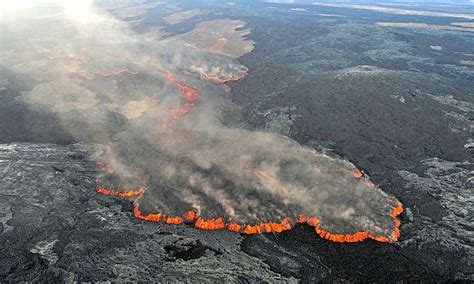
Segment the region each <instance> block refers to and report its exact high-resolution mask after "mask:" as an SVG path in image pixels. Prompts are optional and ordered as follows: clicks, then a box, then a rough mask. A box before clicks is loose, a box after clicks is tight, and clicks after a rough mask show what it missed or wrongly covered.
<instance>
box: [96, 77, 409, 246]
mask: <svg viewBox="0 0 474 284" xmlns="http://www.w3.org/2000/svg"><path fill="white" fill-rule="evenodd" d="M123 72H129V71H128V69H124V70H120V71H118V72H112V73H101V72H96V73H94V74H93V77H94V78H95V76H97V75H99V76H112V75H117V74H120V73H123ZM129 73H130V72H129ZM246 73H247V70H245V72H242V73H241V74H240V75H241V76H231V77H228V78H225V79H222V78H219V77H217V76H208V75H205V74H202V76H203V77H204V78H205V79H207V80H211V81H216V82H219V83H225V82H228V81H234V80H238V79H240V78H241V77H243V76H244V75H245V74H246ZM131 74H134V73H131ZM165 77H166V78H167V79H168V80H169V81H170V82H172V83H173V84H174V85H175V86H176V87H177V88H178V89H179V90H180V93H181V96H182V98H183V101H182V103H181V105H180V107H179V108H172V109H170V110H169V113H168V115H167V116H166V117H165V120H164V126H165V127H169V126H170V123H171V122H173V121H174V120H176V119H178V118H180V117H181V116H183V115H184V114H186V113H188V112H190V111H192V110H194V109H195V103H196V100H197V99H198V98H199V94H198V92H197V90H196V89H194V88H191V87H189V86H188V85H186V84H184V83H182V82H180V81H178V80H177V79H176V78H175V77H174V75H173V74H172V73H170V72H167V73H165ZM310 153H311V154H312V155H317V152H316V151H315V150H310ZM109 154H110V153H109ZM179 154H180V155H182V156H183V157H186V155H187V154H185V153H184V154H183V153H179ZM97 165H98V166H99V167H100V168H101V170H102V171H103V172H104V173H106V174H112V173H113V172H114V170H113V169H112V168H108V167H106V163H105V162H102V161H100V162H98V163H97ZM354 167H355V166H354ZM330 171H333V172H338V171H339V169H331V170H330ZM254 174H255V176H257V177H260V178H274V177H273V176H271V175H270V174H268V173H266V172H264V171H261V170H254ZM353 176H354V177H355V178H362V177H363V176H364V174H363V173H362V172H361V171H360V170H358V169H357V168H356V170H355V172H354V173H353ZM96 182H97V192H99V193H101V194H104V195H115V196H120V197H138V198H137V199H136V200H135V201H134V202H133V214H134V216H135V217H136V218H138V219H141V220H146V221H150V222H164V223H166V224H182V223H185V222H194V226H195V227H196V228H199V229H204V230H220V229H227V230H229V231H233V232H237V233H244V234H261V233H280V232H283V231H287V230H290V229H291V228H292V223H293V220H292V219H291V218H284V219H282V220H281V221H280V222H279V223H278V222H263V223H258V224H253V225H252V224H239V223H237V222H235V221H233V220H228V221H227V222H226V221H225V220H224V218H223V217H217V218H215V219H203V218H201V217H200V215H199V213H196V212H195V211H194V210H189V211H187V212H186V213H184V214H183V215H182V216H179V215H169V216H165V215H164V214H163V213H161V212H155V213H148V214H144V213H142V211H141V210H140V203H139V199H140V197H142V196H143V194H144V193H145V191H146V189H145V188H143V187H140V188H137V189H134V190H126V191H116V190H111V189H108V188H106V187H103V186H101V185H100V183H101V180H100V179H97V180H96ZM366 184H367V186H368V187H374V184H373V183H372V182H371V181H367V182H366ZM402 212H403V205H402V203H400V202H398V203H397V205H396V207H395V208H393V210H392V211H391V212H387V214H389V215H390V216H391V217H392V218H393V222H394V230H393V232H392V234H391V237H390V238H387V237H385V236H375V235H372V234H371V233H369V232H367V231H358V232H355V233H353V234H333V233H331V232H328V231H325V230H324V229H322V228H321V226H320V219H319V218H317V217H315V216H308V217H307V216H304V215H299V216H298V218H297V222H298V223H306V224H308V225H309V226H312V227H314V228H315V231H316V233H317V234H318V235H319V236H321V237H322V238H324V239H326V240H330V241H333V242H359V241H363V240H365V239H368V238H370V239H374V240H376V241H379V242H394V241H396V240H398V238H399V236H400V229H399V228H400V221H399V220H398V219H397V217H398V216H399V215H400V214H401V213H402Z"/></svg>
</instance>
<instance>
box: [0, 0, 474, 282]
mask: <svg viewBox="0 0 474 284" xmlns="http://www.w3.org/2000/svg"><path fill="white" fill-rule="evenodd" d="M185 5H187V6H189V7H191V6H193V5H195V4H190V3H186V4H185ZM205 5H206V8H209V7H212V8H213V9H217V10H219V9H221V11H222V12H223V13H224V15H225V16H229V17H231V18H235V19H242V20H244V21H245V22H247V24H248V27H250V28H251V29H252V33H251V34H250V35H249V38H251V39H253V40H254V41H255V42H256V47H255V49H254V51H253V52H252V53H250V54H247V55H245V56H243V57H242V58H240V61H241V63H242V64H244V65H245V66H247V67H248V68H249V69H250V73H249V75H248V76H247V77H245V78H244V79H243V80H241V81H239V82H235V83H231V84H229V85H230V86H231V87H232V95H233V100H234V101H235V102H236V103H237V104H239V105H240V106H241V107H242V109H243V111H242V112H241V113H239V114H238V115H236V117H233V118H232V120H230V121H231V122H232V123H234V124H236V125H238V126H239V127H246V128H249V129H265V130H267V131H274V132H279V133H282V134H285V135H288V136H290V137H292V138H294V139H295V140H297V141H298V142H300V143H302V144H306V145H309V146H312V147H316V148H324V149H330V150H331V151H333V152H335V153H337V154H339V155H341V156H343V157H345V158H348V159H350V160H351V161H354V162H355V163H356V164H357V165H358V167H359V168H361V169H363V170H364V172H365V173H366V174H367V175H369V176H370V177H371V179H373V180H374V182H375V183H377V184H379V185H380V186H381V188H382V189H383V190H385V191H386V192H389V193H391V194H393V195H394V196H396V197H397V198H398V199H399V200H401V201H402V202H403V203H404V205H405V208H406V211H405V213H404V214H403V215H402V216H401V220H402V227H401V233H402V234H401V238H400V241H399V242H397V243H395V244H380V243H377V242H374V241H365V242H362V243H356V244H336V243H331V242H328V241H325V240H322V239H321V238H319V237H318V236H317V235H316V234H315V233H314V232H313V230H311V228H309V227H307V226H303V225H301V226H297V227H295V228H294V229H293V230H291V231H289V232H284V233H281V234H277V235H273V234H269V235H261V236H240V235H238V234H233V233H230V232H226V231H215V232H206V231H200V230H195V229H194V228H192V227H191V226H187V225H183V226H169V225H163V224H156V223H148V222H142V221H140V220H137V219H135V218H134V217H133V216H132V207H131V203H130V202H129V201H127V200H123V199H118V198H111V197H106V196H101V195H98V194H96V192H95V183H94V180H95V177H96V175H97V168H96V167H95V164H94V162H93V161H90V160H89V158H88V153H89V152H90V149H89V148H86V146H85V145H83V144H74V145H67V144H70V143H73V142H78V141H73V139H72V138H71V137H70V136H68V134H67V131H65V130H64V129H63V128H62V126H61V125H60V123H59V122H58V121H57V119H56V118H55V117H52V116H50V115H47V114H46V113H33V112H31V110H28V109H24V108H22V106H21V105H20V104H18V103H17V102H16V100H15V97H16V96H18V95H19V94H20V93H21V91H25V90H28V89H30V88H31V86H32V85H33V84H34V83H35V82H33V81H32V80H29V79H28V78H20V79H18V78H17V76H19V75H18V74H10V73H8V71H7V70H1V74H2V75H3V77H8V82H10V83H9V85H8V86H6V88H2V89H0V93H1V96H0V100H1V103H0V110H1V111H0V121H2V123H1V125H0V142H1V143H11V142H21V143H19V144H13V145H12V144H9V145H6V144H3V145H2V146H1V147H0V169H1V171H0V173H1V181H2V182H1V185H0V189H1V190H0V195H1V198H0V206H1V207H0V221H1V222H0V228H1V232H2V233H1V235H0V242H1V243H2V244H3V245H2V247H1V248H0V250H1V251H0V255H2V258H0V280H1V281H12V282H17V281H43V282H53V281H54V282H57V281H105V280H116V281H130V280H131V281H133V280H155V281H156V280H160V281H167V280H168V281H171V280H173V281H176V280H178V281H179V280H181V281H185V280H187V279H193V280H195V281H206V280H207V281H239V282H257V281H258V282H260V281H278V280H281V281H288V282H292V281H297V280H301V281H303V282H307V283H310V282H316V281H320V282H338V281H341V282H344V281H350V282H397V281H402V282H419V281H422V282H445V281H452V280H460V281H462V280H464V281H473V277H474V276H473V275H474V271H473V265H472V259H473V249H472V246H473V243H472V232H473V230H474V228H473V226H472V224H473V220H472V216H473V214H472V212H473V206H472V188H473V179H472V171H473V164H472V162H473V161H472V151H473V150H472V149H473V146H472V143H473V141H472V140H470V139H472V120H473V113H474V112H473V111H474V110H473V103H474V102H473V97H472V95H473V94H474V89H473V88H474V87H473V85H472V82H473V79H474V78H473V77H474V71H473V69H472V67H467V66H462V65H461V64H459V60H461V59H465V60H467V59H469V56H468V55H466V54H474V44H473V41H474V36H473V35H472V34H469V33H463V32H442V31H421V30H413V29H392V28H390V29H388V28H377V27H375V26H374V22H376V21H382V20H383V21H407V22H409V21H413V20H414V19H420V17H418V18H414V17H412V16H399V15H387V14H382V13H371V12H367V11H351V10H349V9H339V8H321V7H307V6H304V8H306V9H308V10H309V12H306V14H304V13H303V14H302V13H298V12H297V11H290V10H289V9H290V8H293V7H294V6H287V5H277V4H271V5H270V4H250V2H249V3H243V4H242V5H236V7H235V8H234V9H228V8H227V7H226V6H221V5H220V4H213V3H211V4H205ZM268 6H276V7H277V8H276V9H273V8H272V9H270V8H268ZM311 11H314V13H325V14H339V15H342V16H344V18H340V17H338V18H330V17H320V16H316V15H315V14H311ZM209 17H211V16H209ZM212 17H215V15H213V16H212ZM205 18H206V17H205V16H200V17H199V19H205ZM421 19H422V20H424V21H427V22H429V23H433V24H437V23H439V24H446V23H449V22H450V21H454V19H446V18H433V17H425V18H423V17H422V18H421ZM195 20H196V19H191V20H189V21H187V22H184V23H180V24H178V25H175V26H174V27H173V26H170V27H168V30H169V31H170V32H178V31H179V32H185V31H186V30H189V29H191V28H192V26H193V24H194V22H193V21H195ZM430 45H440V46H442V47H443V51H442V52H439V51H435V50H432V49H431V48H430V47H429V46H430ZM471 60H472V59H471ZM15 78H17V80H15ZM29 81H31V84H30V83H25V82H29ZM15 82H22V84H23V85H16V83H15ZM104 123H107V125H108V124H110V125H111V127H110V128H109V129H110V131H111V135H112V133H113V132H115V131H118V130H119V129H120V123H121V122H120V118H116V117H112V118H111V121H110V122H104ZM25 142H27V143H25ZM31 142H32V143H31ZM92 142H96V141H92ZM36 143H54V144H36ZM58 144H63V145H64V146H60V145H58Z"/></svg>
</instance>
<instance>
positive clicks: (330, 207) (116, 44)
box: [0, 1, 397, 238]
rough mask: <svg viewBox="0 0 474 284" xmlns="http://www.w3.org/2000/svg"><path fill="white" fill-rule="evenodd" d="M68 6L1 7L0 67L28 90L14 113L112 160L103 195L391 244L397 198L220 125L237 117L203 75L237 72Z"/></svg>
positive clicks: (257, 135)
mask: <svg viewBox="0 0 474 284" xmlns="http://www.w3.org/2000/svg"><path fill="white" fill-rule="evenodd" d="M74 2H81V3H82V1H65V2H62V3H52V4H51V3H50V4H47V5H46V4H43V5H39V6H34V7H33V6H31V5H26V6H27V7H24V6H23V7H17V6H15V7H6V6H5V7H4V8H3V9H4V12H5V11H8V13H2V14H4V16H3V17H2V19H1V22H0V24H1V28H2V33H1V37H2V38H1V42H2V44H1V57H0V60H1V61H0V62H1V65H2V66H3V67H4V68H6V69H8V70H10V71H12V72H15V73H19V74H24V75H27V76H29V77H30V78H32V80H34V81H35V84H34V87H33V88H32V89H31V90H29V91H26V92H24V93H23V94H22V95H21V96H19V97H17V100H18V102H19V103H21V104H24V105H26V106H28V107H29V108H31V109H34V110H41V111H43V112H48V113H53V114H54V115H56V117H57V119H58V120H59V121H60V123H61V125H62V126H63V128H64V129H66V130H67V131H68V132H69V133H70V134H71V135H72V136H73V137H75V138H76V139H77V140H80V141H84V142H86V143H100V144H103V145H105V147H106V148H107V149H109V150H110V151H107V153H108V154H107V155H103V156H97V158H98V159H103V160H105V161H106V163H107V165H108V166H111V167H112V168H113V169H114V171H115V172H114V173H113V174H112V175H107V176H104V177H103V180H104V183H105V184H106V185H107V186H108V187H110V188H114V189H116V190H124V189H126V188H133V187H138V186H145V187H146V192H145V193H144V194H143V196H141V197H140V204H141V210H142V211H143V212H163V213H166V214H171V215H180V214H183V213H185V212H187V211H188V210H190V209H193V210H195V211H197V212H200V214H201V215H202V216H203V217H204V218H216V217H219V216H222V217H224V219H225V220H235V221H237V222H239V223H245V224H255V223H260V222H279V221H281V220H282V219H283V218H285V217H291V218H296V217H297V215H298V214H304V215H305V216H316V217H318V218H319V219H320V220H321V221H320V226H321V228H322V229H323V230H326V231H329V232H331V233H334V234H353V233H355V232H358V231H368V232H369V233H371V234H373V235H374V236H383V237H386V238H391V236H392V232H393V231H394V229H395V225H394V221H393V218H392V217H391V216H390V213H391V212H392V210H393V209H394V208H395V207H396V206H397V200H396V199H395V198H394V197H392V196H389V195H388V194H386V193H384V192H383V191H382V190H381V189H380V188H378V187H376V186H374V185H373V184H372V183H370V182H368V181H367V180H365V179H364V178H360V177H355V176H354V172H356V171H357V169H356V168H355V166H354V165H353V164H351V163H350V162H349V161H346V160H343V159H341V158H338V157H332V156H328V155H326V154H324V153H316V152H315V151H313V150H312V149H310V148H307V147H305V146H301V145H299V144H298V143H296V142H295V141H293V140H291V139H289V138H287V137H283V136H280V135H277V134H272V133H265V132H259V131H249V130H245V129H237V128H233V127H229V126H226V124H225V123H223V122H222V121H224V120H225V118H226V114H227V112H229V111H236V110H238V108H237V106H235V105H233V104H232V101H231V100H230V97H229V96H230V95H231V94H228V93H227V92H228V88H227V87H226V86H225V85H221V84H217V83H214V82H210V81H207V80H203V75H202V74H203V73H207V74H210V75H213V76H218V77H221V78H224V77H228V76H239V75H242V73H243V71H245V70H246V68H245V66H242V65H240V63H239V62H238V61H236V60H235V59H231V58H230V57H226V56H223V55H216V54H207V53H204V52H201V51H199V50H197V49H194V48H193V47H191V46H187V45H185V44H180V43H178V42H176V41H173V40H155V41H149V40H147V39H145V38H144V36H143V35H142V34H139V33H134V32H133V31H132V30H131V29H130V27H129V24H127V23H126V22H124V21H121V20H119V19H118V18H115V17H113V16H111V14H109V13H108V12H107V10H103V9H98V8H97V7H94V6H93V5H92V4H90V3H88V2H84V3H83V4H72V3H74ZM30 4H31V3H30ZM2 5H3V4H2ZM68 5H69V6H68ZM156 5H158V4H156ZM115 8H116V7H115ZM139 10H140V9H139V8H137V9H135V10H134V11H135V12H137V11H139ZM186 92H188V95H189V96H188V95H186V94H187V93H186ZM189 92H191V93H189Z"/></svg>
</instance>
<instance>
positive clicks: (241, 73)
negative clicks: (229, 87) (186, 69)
mask: <svg viewBox="0 0 474 284" xmlns="http://www.w3.org/2000/svg"><path fill="white" fill-rule="evenodd" d="M199 73H200V75H201V78H203V79H205V80H208V81H213V82H216V83H219V84H225V83H227V82H231V81H238V80H240V79H242V78H243V77H245V76H246V75H247V73H248V69H246V68H244V69H242V70H240V71H239V74H238V75H230V76H227V77H224V78H222V77H219V76H218V75H208V74H206V73H205V72H203V71H200V72H199Z"/></svg>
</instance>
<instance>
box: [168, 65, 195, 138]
mask: <svg viewBox="0 0 474 284" xmlns="http://www.w3.org/2000/svg"><path fill="white" fill-rule="evenodd" d="M165 77H166V78H167V79H168V80H169V81H170V82H172V83H173V84H174V85H175V86H176V87H177V88H178V89H179V90H180V92H181V95H182V97H183V98H184V101H183V102H181V105H180V107H179V108H170V109H169V111H168V114H167V115H166V116H165V117H164V119H163V123H162V127H163V128H164V129H169V128H170V126H171V123H172V122H173V121H176V120H177V119H179V118H180V117H181V116H183V115H184V114H186V113H188V112H190V111H192V110H194V109H195V108H196V100H197V99H198V98H199V93H198V92H197V90H196V89H194V88H191V87H189V86H188V85H186V84H184V83H182V82H180V81H178V80H177V79H176V78H175V77H174V75H173V74H172V73H171V72H166V73H165Z"/></svg>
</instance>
